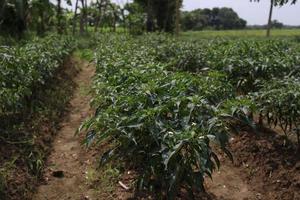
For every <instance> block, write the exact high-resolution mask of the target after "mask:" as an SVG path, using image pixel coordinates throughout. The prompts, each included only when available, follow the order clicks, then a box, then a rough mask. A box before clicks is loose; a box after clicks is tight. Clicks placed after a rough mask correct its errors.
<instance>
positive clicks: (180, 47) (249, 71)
mask: <svg viewBox="0 0 300 200" xmlns="http://www.w3.org/2000/svg"><path fill="white" fill-rule="evenodd" d="M155 37H156V36H155V35H154V36H150V38H149V41H148V43H149V44H150V45H151V46H153V47H155V49H156V52H157V54H159V56H158V60H159V61H163V62H169V69H170V70H175V71H178V70H183V71H190V72H197V73H202V72H203V71H207V70H217V71H221V72H224V73H225V74H226V75H227V78H228V81H230V82H231V83H232V84H233V85H234V86H235V88H236V91H237V92H238V93H239V94H247V93H249V92H255V91H258V90H259V89H260V88H261V85H262V84H263V83H264V81H265V80H270V79H273V78H278V79H282V78H284V77H297V76H299V72H300V55H299V50H300V49H299V45H297V44H295V43H293V42H291V41H285V40H254V39H249V40H225V39H214V40H202V41H197V42H196V43H194V42H190V41H189V42H185V41H178V40H175V39H174V38H171V37H168V36H166V35H162V36H159V37H158V38H157V39H155Z"/></svg>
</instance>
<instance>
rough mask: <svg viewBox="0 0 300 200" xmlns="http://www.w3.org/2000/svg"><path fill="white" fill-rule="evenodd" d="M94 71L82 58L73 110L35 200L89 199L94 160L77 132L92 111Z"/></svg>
mask: <svg viewBox="0 0 300 200" xmlns="http://www.w3.org/2000/svg"><path fill="white" fill-rule="evenodd" d="M94 70H95V68H94V67H93V66H91V65H90V64H89V63H87V62H84V61H82V63H81V71H80V73H79V74H78V75H77V77H76V78H75V82H76V83H77V84H79V87H78V88H77V89H76V90H75V91H74V96H73V99H72V100H71V102H70V104H71V105H70V109H69V110H70V112H69V113H68V114H67V115H66V116H65V119H64V121H63V123H62V124H61V129H60V131H59V132H58V133H57V137H56V138H55V140H54V142H53V151H52V153H51V154H50V156H49V158H48V160H47V167H46V168H45V170H44V178H43V179H44V181H43V183H42V185H40V187H39V188H38V190H37V193H36V194H35V195H34V197H33V199H34V200H67V199H71V200H81V199H89V188H88V185H87V184H85V183H86V173H87V169H88V168H89V167H90V166H91V165H93V163H92V160H94V159H93V157H92V154H91V153H90V152H87V151H86V149H85V147H84V146H83V145H82V144H81V141H82V138H80V137H75V132H76V130H77V129H78V128H79V126H80V124H81V123H82V122H83V120H85V119H86V118H87V117H88V116H89V115H90V114H91V110H90V106H89V102H90V96H89V95H88V94H87V91H88V87H89V85H90V81H91V78H92V76H93V75H94Z"/></svg>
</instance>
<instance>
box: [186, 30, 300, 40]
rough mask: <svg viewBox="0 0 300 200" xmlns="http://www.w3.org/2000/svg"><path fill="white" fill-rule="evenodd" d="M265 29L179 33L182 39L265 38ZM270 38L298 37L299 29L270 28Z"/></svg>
mask: <svg viewBox="0 0 300 200" xmlns="http://www.w3.org/2000/svg"><path fill="white" fill-rule="evenodd" d="M265 36H266V30H258V29H254V30H221V31H216V30H205V31H187V32H182V33H181V38H183V39H190V40H195V39H203V38H205V39H209V38H218V37H222V38H224V37H225V38H226V37H227V38H265ZM271 37H272V38H295V37H300V29H274V30H271Z"/></svg>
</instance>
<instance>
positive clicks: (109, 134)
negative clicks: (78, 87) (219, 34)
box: [81, 36, 251, 199]
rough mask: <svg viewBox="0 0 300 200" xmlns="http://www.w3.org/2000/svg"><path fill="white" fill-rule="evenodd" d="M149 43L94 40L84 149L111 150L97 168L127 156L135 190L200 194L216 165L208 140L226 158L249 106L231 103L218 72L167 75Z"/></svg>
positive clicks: (240, 101)
mask: <svg viewBox="0 0 300 200" xmlns="http://www.w3.org/2000/svg"><path fill="white" fill-rule="evenodd" d="M149 37H151V36H149ZM157 40H159V38H158V39H156V41H157ZM151 42H153V41H151V39H150V38H143V39H141V38H140V39H134V38H130V37H125V36H123V37H121V36H118V37H113V36H111V37H103V38H102V39H101V40H100V43H99V48H98V50H97V53H96V63H97V74H96V76H95V78H94V82H93V83H94V84H93V94H94V99H93V101H92V105H93V106H94V108H95V109H96V112H95V115H94V116H93V117H92V118H90V119H88V120H87V121H86V122H85V123H83V125H82V127H81V130H82V129H87V130H88V132H87V135H86V144H87V145H91V144H92V143H93V142H95V141H96V142H102V141H104V140H107V139H109V140H111V141H112V142H113V143H114V144H115V145H113V148H112V149H110V150H108V151H107V152H106V153H104V154H103V156H102V159H101V163H105V162H106V161H107V160H109V159H111V158H115V157H119V156H121V158H126V160H127V161H129V162H130V163H131V164H132V165H133V166H135V167H136V169H137V170H138V171H139V172H140V173H139V174H140V176H139V178H138V181H137V184H136V185H137V186H138V188H139V189H145V188H147V189H150V190H151V189H153V190H156V189H157V188H162V190H161V191H164V192H162V193H160V195H167V197H168V199H173V198H175V197H176V194H177V193H178V192H179V191H180V190H181V188H182V187H183V188H185V189H186V191H188V193H189V194H190V195H191V196H193V194H194V191H195V190H200V191H203V189H204V188H203V181H204V177H205V175H206V176H209V177H211V175H212V173H213V171H214V170H215V169H216V168H218V167H219V164H220V163H219V160H218V157H217V155H216V154H215V153H214V151H213V149H212V148H211V142H215V143H217V144H219V146H220V148H221V149H222V150H223V151H224V152H225V153H227V154H228V156H231V154H230V152H229V151H228V150H227V149H226V144H227V142H228V132H231V131H236V130H237V127H239V126H242V125H245V124H247V123H248V122H249V119H248V117H247V113H248V110H249V109H250V107H251V104H250V102H248V101H247V100H245V99H235V92H234V87H233V86H232V84H231V83H230V82H227V81H226V78H227V77H226V74H224V73H222V72H217V71H210V72H209V73H206V74H192V73H190V72H184V71H179V70H178V71H170V70H168V67H169V64H170V63H169V62H164V61H162V60H161V61H158V59H159V57H160V56H161V54H160V53H158V51H157V48H158V47H157V46H156V45H151V44H150V43H151ZM157 42H158V41H157ZM158 43H159V42H158Z"/></svg>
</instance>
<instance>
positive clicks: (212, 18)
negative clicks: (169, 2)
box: [181, 7, 247, 30]
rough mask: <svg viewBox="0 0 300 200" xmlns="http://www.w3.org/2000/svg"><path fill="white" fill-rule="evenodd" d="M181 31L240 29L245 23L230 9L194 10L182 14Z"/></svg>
mask: <svg viewBox="0 0 300 200" xmlns="http://www.w3.org/2000/svg"><path fill="white" fill-rule="evenodd" d="M181 24H182V28H183V30H202V29H205V28H212V29H217V30H220V29H242V28H245V26H246V24H247V22H246V21H245V20H243V19H241V18H240V17H239V16H238V14H237V13H236V12H235V11H234V10H233V9H231V8H225V7H224V8H213V9H211V10H210V9H207V8H206V9H196V10H193V11H190V12H187V11H186V12H183V13H182V17H181Z"/></svg>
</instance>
